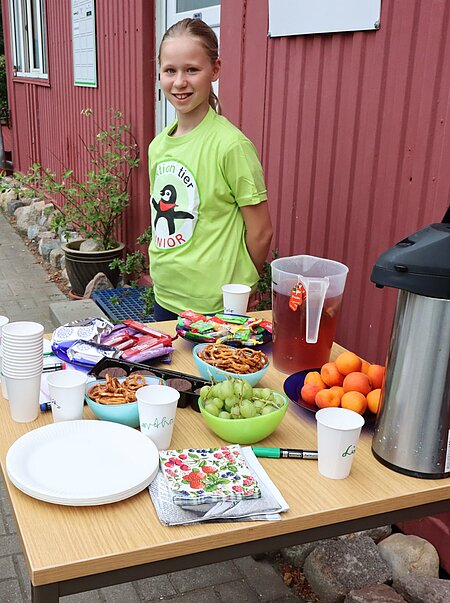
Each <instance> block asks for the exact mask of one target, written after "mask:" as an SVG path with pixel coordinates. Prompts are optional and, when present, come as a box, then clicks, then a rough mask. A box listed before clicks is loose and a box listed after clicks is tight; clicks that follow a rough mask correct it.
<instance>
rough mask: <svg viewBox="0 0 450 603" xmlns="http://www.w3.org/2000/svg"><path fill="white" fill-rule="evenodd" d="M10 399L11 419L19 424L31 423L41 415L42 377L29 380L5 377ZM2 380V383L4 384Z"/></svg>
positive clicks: (38, 376) (29, 378) (37, 376)
mask: <svg viewBox="0 0 450 603" xmlns="http://www.w3.org/2000/svg"><path fill="white" fill-rule="evenodd" d="M3 379H4V380H5V384H6V388H7V391H8V398H9V409H10V412H11V418H12V420H13V421H17V423H31V421H34V420H35V419H37V417H38V414H39V395H40V391H41V375H40V374H39V375H36V376H34V377H28V378H27V379H15V378H14V377H7V376H4V377H3ZM3 379H2V383H3Z"/></svg>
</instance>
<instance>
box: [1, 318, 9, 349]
mask: <svg viewBox="0 0 450 603" xmlns="http://www.w3.org/2000/svg"><path fill="white" fill-rule="evenodd" d="M8 323H9V318H8V317H7V316H0V343H1V341H2V332H3V327H4V326H5V325H7V324H8Z"/></svg>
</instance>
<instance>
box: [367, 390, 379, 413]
mask: <svg viewBox="0 0 450 603" xmlns="http://www.w3.org/2000/svg"><path fill="white" fill-rule="evenodd" d="M380 398H381V389H380V388H377V389H373V390H372V391H371V392H369V393H368V394H367V406H368V408H369V410H370V412H373V414H374V415H376V414H377V412H378V409H379V408H380Z"/></svg>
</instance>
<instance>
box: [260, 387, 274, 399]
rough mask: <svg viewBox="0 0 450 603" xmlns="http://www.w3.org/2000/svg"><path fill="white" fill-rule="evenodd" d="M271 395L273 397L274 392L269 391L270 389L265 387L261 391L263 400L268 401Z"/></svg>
mask: <svg viewBox="0 0 450 603" xmlns="http://www.w3.org/2000/svg"><path fill="white" fill-rule="evenodd" d="M271 395H272V390H271V389H269V388H268V387H263V388H262V389H261V398H263V399H264V400H268V399H269V398H270V396H271Z"/></svg>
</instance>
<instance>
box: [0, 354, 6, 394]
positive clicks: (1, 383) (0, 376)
mask: <svg viewBox="0 0 450 603" xmlns="http://www.w3.org/2000/svg"><path fill="white" fill-rule="evenodd" d="M2 364H3V357H2V347H1V345H0V386H1V392H2V396H3V397H4V398H5V400H7V399H8V392H7V391H6V382H5V378H4V377H3V370H2Z"/></svg>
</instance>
